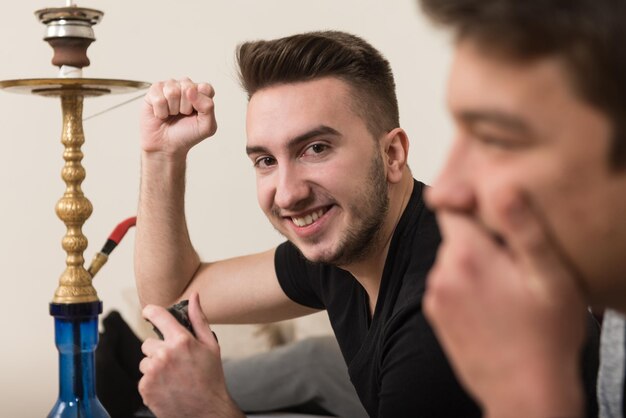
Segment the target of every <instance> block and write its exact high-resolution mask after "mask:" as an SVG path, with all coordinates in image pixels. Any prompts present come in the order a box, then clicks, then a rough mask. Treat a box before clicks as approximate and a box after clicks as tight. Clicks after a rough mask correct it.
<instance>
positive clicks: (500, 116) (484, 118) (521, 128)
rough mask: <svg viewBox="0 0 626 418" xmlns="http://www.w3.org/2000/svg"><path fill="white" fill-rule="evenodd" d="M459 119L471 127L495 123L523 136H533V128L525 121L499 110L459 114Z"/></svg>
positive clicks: (468, 111)
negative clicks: (477, 124)
mask: <svg viewBox="0 0 626 418" xmlns="http://www.w3.org/2000/svg"><path fill="white" fill-rule="evenodd" d="M458 117H459V118H460V119H461V120H462V121H463V122H465V123H467V124H470V125H473V124H476V123H481V122H486V123H493V124H495V125H498V126H499V127H502V128H506V129H510V130H512V131H516V132H518V133H521V134H532V128H531V127H530V125H529V124H528V123H527V122H526V121H525V120H524V119H522V118H520V117H517V116H515V115H511V114H510V113H505V112H501V111H498V110H476V111H474V110H466V111H461V112H459V114H458Z"/></svg>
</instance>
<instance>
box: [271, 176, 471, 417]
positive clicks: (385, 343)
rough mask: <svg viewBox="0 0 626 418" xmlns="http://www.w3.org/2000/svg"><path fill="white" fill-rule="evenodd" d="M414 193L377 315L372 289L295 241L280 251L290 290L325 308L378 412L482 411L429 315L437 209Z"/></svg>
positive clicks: (365, 398) (419, 187) (368, 403)
mask: <svg viewBox="0 0 626 418" xmlns="http://www.w3.org/2000/svg"><path fill="white" fill-rule="evenodd" d="M424 187H425V186H424V185H423V184H422V183H420V182H417V181H415V182H414V187H413V193H412V194H411V198H410V200H409V202H408V204H407V207H406V209H405V211H404V213H403V214H402V217H401V218H400V222H399V223H398V225H397V227H396V230H395V232H394V235H393V238H392V241H391V244H390V247H389V253H388V255H387V260H386V262H385V267H384V271H383V276H382V280H381V284H380V290H379V295H378V300H377V304H376V308H375V312H374V316H373V318H370V314H369V302H368V296H367V293H366V292H365V289H364V288H363V287H362V286H361V285H360V284H359V283H358V282H357V281H356V280H355V279H354V277H353V276H352V275H351V274H350V273H348V272H347V271H345V270H342V269H340V268H337V267H334V266H331V265H328V264H321V263H311V262H308V261H307V260H306V259H304V257H303V256H302V255H301V253H300V252H299V251H298V249H297V248H296V247H295V246H294V245H293V244H291V243H290V242H285V243H283V244H281V245H280V246H279V247H278V249H277V251H276V257H275V265H276V273H277V275H278V279H279V282H280V285H281V286H282V288H283V290H284V291H285V293H286V294H287V296H289V298H291V299H292V300H294V301H295V302H297V303H299V304H301V305H305V306H309V307H312V308H317V309H326V310H327V311H328V316H329V318H330V322H331V324H332V327H333V329H334V331H335V335H336V337H337V341H338V342H339V345H340V347H341V351H342V353H343V356H344V358H345V360H346V363H347V365H348V372H349V374H350V379H351V380H352V383H353V384H354V386H355V388H356V391H357V393H358V395H359V397H360V399H361V402H362V403H363V405H364V406H365V409H366V410H367V412H368V413H369V415H370V416H371V417H372V418H375V417H379V418H402V417H445V418H450V417H479V416H480V410H479V408H478V406H477V405H476V404H475V403H474V402H473V401H472V400H471V399H470V398H469V396H468V395H467V394H466V392H465V391H464V390H463V389H462V388H461V386H460V385H459V383H458V382H457V380H456V378H455V376H454V373H453V372H452V369H451V368H450V365H449V363H448V361H447V360H446V357H445V356H444V354H443V351H442V349H441V347H440V345H439V343H438V342H437V340H436V338H435V336H434V334H433V331H432V329H431V327H430V325H429V324H428V322H427V321H426V319H425V318H424V314H423V313H422V305H421V304H422V296H423V294H424V290H425V281H426V276H427V273H428V271H429V269H430V268H431V266H432V264H433V262H434V260H435V255H436V252H437V246H438V245H439V242H440V239H441V238H440V235H439V230H438V228H437V224H436V220H435V216H434V214H433V213H432V212H431V211H429V210H428V209H427V208H426V206H425V205H424V202H423V200H422V192H423V189H424Z"/></svg>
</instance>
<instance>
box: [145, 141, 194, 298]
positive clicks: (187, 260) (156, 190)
mask: <svg viewBox="0 0 626 418" xmlns="http://www.w3.org/2000/svg"><path fill="white" fill-rule="evenodd" d="M185 169H186V162H185V158H184V157H172V156H167V157H166V156H163V155H161V154H157V153H146V152H144V153H143V155H142V164H141V190H140V199H139V210H138V213H137V233H136V241H135V277H136V280H137V290H138V292H139V298H140V300H141V303H142V304H147V303H152V304H159V305H167V304H171V303H172V302H173V301H174V300H175V299H176V298H178V296H180V294H181V293H182V292H183V290H184V289H185V288H186V287H187V285H188V283H189V281H190V280H191V279H192V277H193V274H194V273H195V271H196V270H197V269H198V267H199V265H200V260H199V257H198V255H197V253H196V252H195V250H194V249H193V246H192V245H191V241H190V238H189V233H188V231H187V225H186V221H185V205H184V196H185Z"/></svg>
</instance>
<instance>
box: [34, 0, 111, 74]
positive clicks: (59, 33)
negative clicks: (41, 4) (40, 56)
mask: <svg viewBox="0 0 626 418" xmlns="http://www.w3.org/2000/svg"><path fill="white" fill-rule="evenodd" d="M35 15H36V16H37V18H38V19H39V21H40V22H41V23H43V24H45V25H46V34H45V37H44V40H46V41H47V42H48V43H49V44H50V46H52V48H53V49H54V57H53V58H52V64H53V65H56V66H58V67H64V66H68V67H72V68H76V69H80V68H83V67H87V66H88V65H89V58H87V48H88V47H89V45H90V44H91V43H92V42H93V41H94V40H95V39H96V37H95V35H94V32H93V28H92V26H93V25H95V24H97V23H98V22H100V20H101V19H102V16H103V15H104V13H103V12H101V11H100V10H95V9H87V8H84V7H77V6H67V7H56V8H48V9H41V10H37V11H36V12H35Z"/></svg>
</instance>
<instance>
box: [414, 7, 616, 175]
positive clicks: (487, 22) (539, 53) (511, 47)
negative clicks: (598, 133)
mask: <svg viewBox="0 0 626 418" xmlns="http://www.w3.org/2000/svg"><path fill="white" fill-rule="evenodd" d="M421 4H422V8H423V10H424V11H425V12H426V14H427V15H429V16H430V17H431V18H432V19H433V20H434V21H436V22H439V23H443V24H445V25H448V26H451V27H452V28H453V29H454V31H455V34H456V36H457V39H459V40H463V39H471V40H473V41H477V42H478V43H479V45H481V46H482V47H484V49H485V50H488V51H493V52H494V53H503V54H505V55H506V57H507V58H513V59H522V60H531V59H535V58H543V57H548V56H555V57H558V58H560V59H562V60H563V63H564V64H565V68H566V69H567V71H568V72H569V76H570V77H571V81H572V85H573V86H574V88H575V90H576V91H577V93H578V94H579V95H580V96H581V97H582V98H583V100H585V101H587V102H588V103H590V104H591V105H593V106H594V107H596V108H598V109H599V110H601V111H602V112H603V113H605V114H606V115H607V116H608V117H609V118H610V119H611V121H612V123H613V128H614V142H613V148H612V150H611V155H610V160H611V162H612V163H613V165H614V167H619V168H625V167H626V1H625V0H421Z"/></svg>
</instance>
